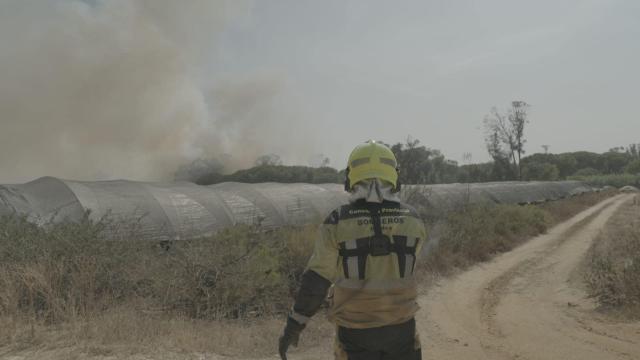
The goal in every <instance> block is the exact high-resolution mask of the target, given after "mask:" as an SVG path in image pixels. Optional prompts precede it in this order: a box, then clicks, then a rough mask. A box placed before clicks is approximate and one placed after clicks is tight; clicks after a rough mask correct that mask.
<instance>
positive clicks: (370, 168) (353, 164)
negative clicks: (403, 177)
mask: <svg viewBox="0 0 640 360" xmlns="http://www.w3.org/2000/svg"><path fill="white" fill-rule="evenodd" d="M397 169H398V160H396V156H395V155H394V154H393V151H391V149H389V148H388V147H387V146H386V145H384V144H380V143H377V142H375V141H373V140H371V141H368V142H366V143H365V144H362V145H358V146H357V147H356V148H355V149H353V151H352V152H351V155H350V156H349V164H348V167H347V182H346V184H345V185H346V186H345V189H346V190H347V191H350V190H352V189H353V186H354V185H355V184H357V183H358V182H360V181H363V180H367V179H380V180H384V181H386V182H388V183H390V184H392V185H393V187H394V189H397V188H398V170H397Z"/></svg>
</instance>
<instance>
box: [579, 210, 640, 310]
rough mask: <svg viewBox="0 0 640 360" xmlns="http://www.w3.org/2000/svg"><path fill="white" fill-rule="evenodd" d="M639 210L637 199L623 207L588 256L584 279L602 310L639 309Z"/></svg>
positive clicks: (601, 234)
mask: <svg viewBox="0 0 640 360" xmlns="http://www.w3.org/2000/svg"><path fill="white" fill-rule="evenodd" d="M639 211H640V204H638V200H637V199H636V201H635V202H632V203H627V204H625V205H623V206H622V207H621V208H620V210H619V211H618V212H617V213H616V215H615V216H614V218H613V219H612V221H611V222H610V223H608V224H607V227H606V228H605V230H604V231H602V232H601V233H600V235H599V236H598V238H597V239H596V241H595V243H594V245H593V246H592V248H591V249H590V251H589V253H588V256H587V271H586V272H585V275H584V279H585V282H586V284H587V288H588V291H589V294H590V296H591V297H593V298H595V299H596V300H597V301H598V303H599V304H600V305H602V306H603V307H606V308H629V309H632V308H635V309H640V218H639V217H638V213H639ZM636 316H637V313H636Z"/></svg>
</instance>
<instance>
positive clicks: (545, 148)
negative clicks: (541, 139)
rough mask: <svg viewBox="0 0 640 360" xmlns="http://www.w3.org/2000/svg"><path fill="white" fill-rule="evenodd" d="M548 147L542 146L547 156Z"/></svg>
mask: <svg viewBox="0 0 640 360" xmlns="http://www.w3.org/2000/svg"><path fill="white" fill-rule="evenodd" d="M549 147H550V146H549V145H542V148H543V149H544V153H545V154H547V153H548V152H549Z"/></svg>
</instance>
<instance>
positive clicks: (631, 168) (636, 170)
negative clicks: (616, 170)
mask: <svg viewBox="0 0 640 360" xmlns="http://www.w3.org/2000/svg"><path fill="white" fill-rule="evenodd" d="M624 172H626V173H627V174H633V175H636V174H640V158H638V159H635V160H633V161H632V162H630V163H629V164H628V165H627V166H626V167H625V168H624Z"/></svg>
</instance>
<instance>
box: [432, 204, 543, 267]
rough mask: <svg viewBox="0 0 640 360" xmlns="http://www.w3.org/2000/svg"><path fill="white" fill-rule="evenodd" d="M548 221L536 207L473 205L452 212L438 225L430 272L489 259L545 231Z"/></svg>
mask: <svg viewBox="0 0 640 360" xmlns="http://www.w3.org/2000/svg"><path fill="white" fill-rule="evenodd" d="M548 223H549V220H548V218H547V215H546V214H545V212H543V211H542V210H540V209H539V208H537V207H535V206H518V205H497V206H470V207H467V208H466V209H465V210H463V211H461V212H457V213H452V214H449V216H448V217H447V219H446V221H445V222H444V223H441V224H439V226H437V232H438V234H437V237H438V242H439V244H438V246H437V247H435V248H434V249H433V251H431V252H430V253H429V254H428V256H427V259H426V268H427V269H429V270H430V271H437V272H439V273H447V272H449V271H450V270H452V269H454V268H464V267H467V266H469V265H471V264H474V263H477V262H481V261H486V260H488V259H490V258H491V256H492V255H494V254H496V253H500V252H505V251H509V250H511V249H512V248H513V247H514V246H516V245H517V244H519V243H521V242H522V241H523V240H524V239H526V238H528V237H531V236H535V235H538V234H541V233H543V232H544V231H546V229H547V224H548Z"/></svg>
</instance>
